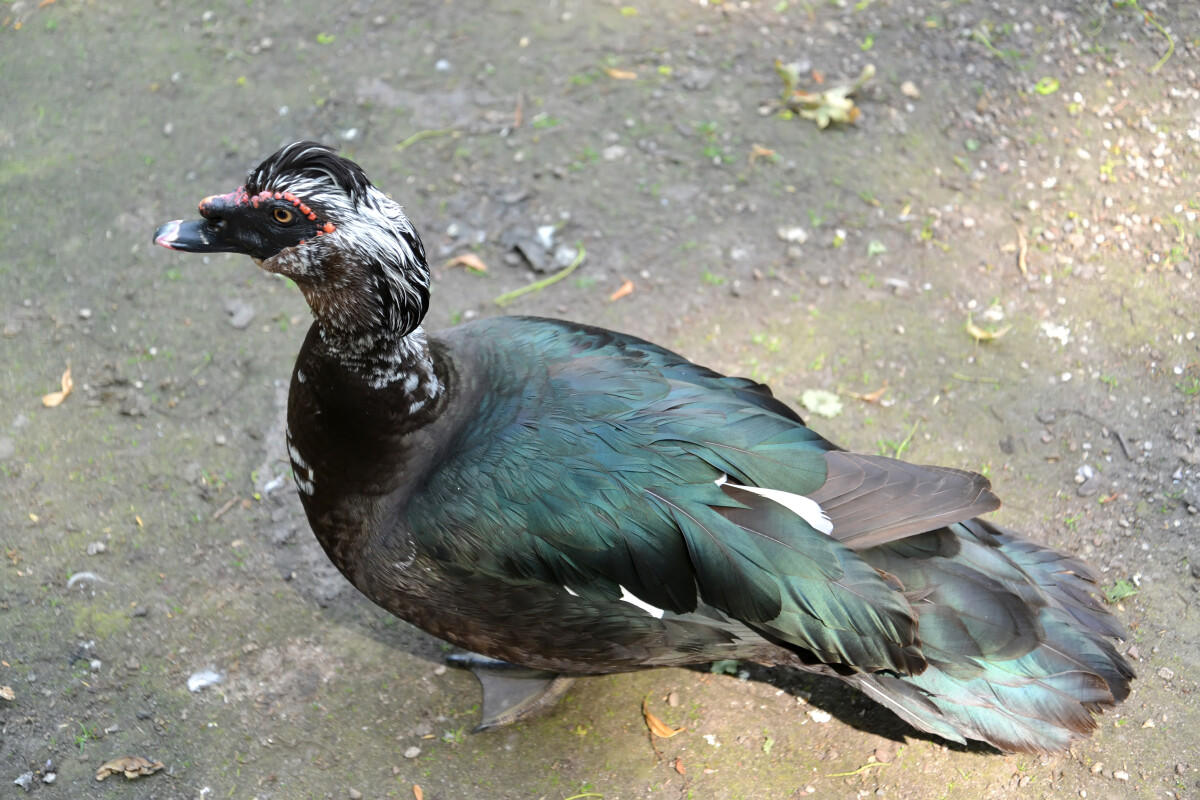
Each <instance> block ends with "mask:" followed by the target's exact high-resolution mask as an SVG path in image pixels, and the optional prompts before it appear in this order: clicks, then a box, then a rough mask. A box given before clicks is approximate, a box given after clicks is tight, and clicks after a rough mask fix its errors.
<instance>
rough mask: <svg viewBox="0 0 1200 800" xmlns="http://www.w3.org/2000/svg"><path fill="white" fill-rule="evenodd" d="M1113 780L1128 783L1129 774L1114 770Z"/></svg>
mask: <svg viewBox="0 0 1200 800" xmlns="http://www.w3.org/2000/svg"><path fill="white" fill-rule="evenodd" d="M1113 778H1114V779H1116V780H1118V781H1127V780H1129V773H1128V772H1126V771H1125V770H1123V769H1117V770H1113Z"/></svg>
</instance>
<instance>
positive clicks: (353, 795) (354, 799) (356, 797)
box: [346, 789, 362, 800]
mask: <svg viewBox="0 0 1200 800" xmlns="http://www.w3.org/2000/svg"><path fill="white" fill-rule="evenodd" d="M346 796H347V797H349V798H350V800H362V792H360V791H359V790H358V789H351V790H350V791H348V792H346Z"/></svg>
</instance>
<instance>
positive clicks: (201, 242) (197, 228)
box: [154, 219, 242, 253]
mask: <svg viewBox="0 0 1200 800" xmlns="http://www.w3.org/2000/svg"><path fill="white" fill-rule="evenodd" d="M222 227H223V226H222ZM221 234H222V230H221V227H218V226H217V225H214V224H213V223H212V222H211V221H210V220H206V219H191V220H187V221H184V220H181V219H177V220H173V221H171V222H168V223H167V224H165V225H162V226H160V227H159V229H158V230H156V231H155V232H154V243H155V244H156V245H159V246H160V247H165V248H167V249H168V250H182V251H184V252H187V253H240V252H242V248H241V247H240V246H239V245H238V244H236V243H234V242H229V241H226V239H225V238H224V237H223V236H222V235H221Z"/></svg>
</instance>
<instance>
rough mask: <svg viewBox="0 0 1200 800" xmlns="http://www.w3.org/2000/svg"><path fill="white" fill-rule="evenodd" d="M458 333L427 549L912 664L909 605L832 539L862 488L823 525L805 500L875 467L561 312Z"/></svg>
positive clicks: (711, 378) (876, 663) (514, 573)
mask: <svg viewBox="0 0 1200 800" xmlns="http://www.w3.org/2000/svg"><path fill="white" fill-rule="evenodd" d="M452 337H453V338H452V339H451V340H450V341H449V342H448V345H449V349H450V351H451V352H457V353H458V357H459V358H460V359H462V360H464V361H467V360H469V361H470V362H472V365H473V368H472V369H471V370H470V373H471V375H472V378H471V380H473V381H475V382H476V384H477V385H476V387H475V389H476V391H474V392H473V393H472V395H473V398H474V399H473V401H472V402H475V403H477V408H476V409H474V412H473V413H472V414H470V415H465V419H466V421H465V422H464V424H463V425H462V426H461V427H460V428H459V430H458V432H457V434H456V437H455V440H454V442H453V443H452V444H451V445H450V446H449V447H448V448H447V450H446V452H448V453H451V454H452V455H451V456H449V457H448V458H447V459H445V460H444V461H442V462H441V463H440V464H439V465H438V467H437V468H436V469H435V470H433V471H432V472H431V474H429V475H428V476H427V478H426V479H425V481H424V485H423V487H422V491H421V492H419V493H417V494H416V495H415V496H414V497H413V498H412V499H411V500H410V502H409V505H408V514H407V516H408V524H409V525H410V526H411V530H412V531H413V534H414V536H415V538H416V539H417V541H418V542H419V543H420V545H421V546H422V547H423V548H424V549H425V550H426V551H427V552H429V553H431V554H434V555H435V556H436V557H438V558H440V559H442V560H444V561H446V562H447V563H453V564H459V565H461V564H470V565H471V568H472V569H474V570H477V571H479V572H482V573H486V574H487V575H489V576H491V577H493V578H495V579H496V580H498V581H506V582H510V583H512V584H514V585H528V584H531V583H540V584H549V585H552V586H562V587H566V588H567V589H569V590H570V591H571V592H572V593H575V594H577V595H579V596H581V597H585V598H589V599H592V600H594V601H596V602H608V603H617V602H618V601H620V599H621V598H622V597H623V596H624V595H625V594H626V593H628V594H631V595H633V596H634V597H636V598H637V599H638V600H640V601H641V602H643V603H645V604H646V605H648V606H650V607H651V608H654V609H655V610H659V609H661V610H663V611H667V612H671V613H672V614H676V615H684V614H689V613H691V612H693V611H695V610H696V608H697V606H698V604H700V603H704V604H707V605H710V606H713V607H715V608H717V609H719V610H720V611H722V612H724V613H726V614H728V615H730V616H731V617H734V618H736V619H738V620H740V621H742V622H743V623H746V624H747V625H750V626H752V627H754V628H755V629H756V630H759V631H760V632H761V633H763V634H764V635H766V636H768V637H769V638H771V639H773V640H778V641H780V642H783V643H786V644H791V645H796V646H799V647H802V648H804V649H806V650H808V651H810V652H812V653H813V654H815V655H816V656H817V657H818V658H820V659H821V660H823V661H826V662H828V663H840V664H845V665H847V666H850V667H856V668H859V669H868V670H875V669H891V670H895V671H897V672H900V673H902V674H908V673H911V672H919V671H920V670H921V669H923V666H924V662H923V660H922V657H921V655H920V652H919V648H918V646H917V644H916V639H917V637H916V623H915V621H914V617H913V614H912V610H911V608H910V606H909V603H908V600H907V599H906V598H905V596H904V594H903V593H902V592H900V591H897V586H896V585H895V583H894V582H893V581H890V580H889V579H888V577H887V576H885V575H882V574H881V573H880V572H878V571H877V570H876V569H875V568H874V567H872V566H870V565H868V564H867V563H866V562H864V561H863V560H862V559H860V558H859V557H858V556H857V555H856V554H855V553H854V552H853V550H852V548H851V547H849V546H847V544H845V543H843V542H841V541H839V538H838V536H837V533H838V519H839V518H840V516H841V515H843V513H848V512H849V511H851V510H853V505H852V504H850V503H848V502H845V501H843V502H841V503H837V502H836V501H837V500H839V499H843V498H849V497H852V496H869V495H870V490H869V489H864V488H863V486H862V485H863V483H865V481H864V480H857V481H855V480H850V481H843V482H842V483H839V484H838V485H837V486H835V487H834V488H833V489H831V490H827V492H826V495H827V496H828V498H830V499H831V500H832V501H835V502H833V503H831V507H832V508H833V510H834V513H833V514H832V515H831V516H832V533H833V535H829V533H830V530H831V529H830V527H829V525H830V520H826V519H825V518H824V517H822V516H821V514H820V511H821V508H820V507H819V505H820V504H819V503H818V502H816V501H813V500H811V497H812V496H814V495H815V494H816V493H817V492H818V491H819V490H820V489H821V488H822V487H824V486H826V485H827V484H828V483H829V482H830V465H831V464H833V465H834V466H835V467H839V468H840V465H842V464H843V463H849V464H851V465H852V466H853V468H854V475H855V476H858V475H860V474H863V475H867V476H868V477H870V476H871V475H872V474H873V473H871V472H870V471H869V470H865V469H864V468H863V466H862V464H863V462H861V461H850V462H846V461H845V460H834V461H832V462H831V461H830V460H828V458H827V456H828V455H829V454H831V453H833V454H834V455H839V454H838V452H837V451H836V450H835V449H834V447H833V445H831V444H830V443H829V442H827V441H826V440H824V439H823V438H821V437H820V436H819V435H818V434H816V433H815V432H813V431H812V430H810V429H808V428H807V427H805V426H804V425H803V424H802V423H801V422H800V420H799V418H798V417H797V416H796V415H795V413H794V412H792V411H791V410H790V409H789V408H787V407H786V406H785V405H783V404H782V403H780V402H779V401H778V400H777V399H775V398H774V397H772V396H771V394H770V392H769V390H768V389H766V387H764V386H761V385H760V384H756V383H754V382H752V381H747V380H744V379H738V378H728V377H724V376H721V375H719V374H717V373H715V372H712V371H711V370H707V369H705V368H703V367H699V366H697V365H695V364H692V363H691V362H688V361H687V360H686V359H684V358H682V357H681V356H678V355H676V354H674V353H671V352H670V351H667V350H664V349H662V348H659V347H657V346H655V345H651V344H649V343H647V342H644V341H642V340H639V339H636V338H634V337H628V336H622V335H620V334H615V333H613V332H610V331H602V330H598V329H593V328H588V327H586V326H580V325H574V324H570V323H563V322H556V321H551V320H536V319H528V318H525V319H517V318H500V319H497V320H490V321H487V322H484V323H480V324H477V325H472V326H467V327H464V328H459V329H456V331H455V333H453V334H452ZM501 344H502V346H500V345H501ZM897 463H898V462H897ZM877 471H878V469H877V470H876V472H877ZM913 473H916V474H920V473H919V470H918V471H912V472H910V473H905V474H906V475H910V474H913ZM840 474H841V473H838V475H840ZM963 474H964V475H965V474H966V473H963ZM835 477H836V475H835ZM934 482H936V480H935V481H934ZM926 483H928V481H926V482H925V483H922V482H921V480H918V479H912V480H908V481H907V482H906V483H905V485H906V486H912V487H921V486H924V485H925V484H926ZM850 484H855V485H856V486H857V489H854V490H852V489H849V488H847V486H848V485H850ZM883 485H886V486H890V487H891V488H892V489H895V487H896V483H895V482H892V483H888V482H886V481H885V482H884V483H883ZM764 490H765V491H764ZM855 491H856V492H858V494H857V495H855V494H854V492H855ZM894 494H895V492H893V495H894ZM989 494H990V493H989ZM979 495H980V493H979V492H978V491H976V492H975V493H974V497H975V498H976V500H978V497H979ZM806 497H807V498H809V499H808V501H807V504H805V498H806ZM787 498H793V499H794V502H793V503H791V504H790V505H789V504H788V503H787V502H786V500H787ZM781 500H782V501H783V502H781ZM894 500H895V498H894V496H891V495H889V502H892V503H893V505H894ZM796 504H800V506H799V507H800V508H801V509H802V511H801V512H798V511H797V510H796ZM953 505H955V506H956V507H958V508H960V509H967V510H966V511H960V513H962V514H966V515H967V516H971V515H972V513H978V512H972V511H971V510H970V509H973V508H974V506H972V505H971V502H963V501H961V500H956V501H955V503H953ZM885 516H886V515H885ZM902 516H903V517H904V519H905V520H907V521H908V522H906V524H907V525H908V527H910V528H911V527H912V524H911V519H912V517H913V516H914V515H913V513H912V510H911V509H909V510H908V511H906V512H904V514H903V515H902ZM933 524H937V523H933ZM917 527H919V526H917ZM864 529H870V525H869V524H868V523H866V522H860V523H858V525H857V527H855V528H852V530H854V531H858V532H861V531H862V530H864Z"/></svg>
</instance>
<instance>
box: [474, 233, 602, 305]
mask: <svg viewBox="0 0 1200 800" xmlns="http://www.w3.org/2000/svg"><path fill="white" fill-rule="evenodd" d="M584 253H585V251H584V249H583V242H580V243H579V254H578V255H577V256H575V260H574V261H572V262H571V263H570V264H569V265H567V266H566V267H564V268H563V269H561V270H559V271H558V272H556V273H554V274H553V275H551V276H550V277H549V278H543V279H542V280H540V281H537V282H535V283H531V284H529V285H528V286H522V287H521V288H520V289H513V290H512V291H511V292H505V293H504V294H502V295H500V296H499V297H497V298H496V299H495V300H494V301H493V302H494V303H495V304H496V305H498V306H500V307H504V306H506V305H508V304H509V303H511V302H512V301H513V300H516V299H517V298H518V297H521V296H523V295H526V294H529V293H530V292H540V291H541V290H542V289H545V288H546V287H547V286H550V285H551V284H555V283H558V282H559V281H561V280H562V279H563V278H565V277H567V276H568V275H570V274H571V273H572V272H574V271H575V270H576V269H578V268H579V265H580V264H582V263H583V256H584Z"/></svg>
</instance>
